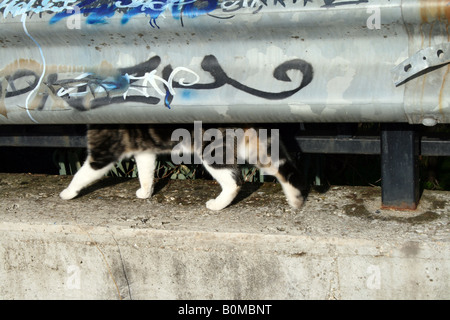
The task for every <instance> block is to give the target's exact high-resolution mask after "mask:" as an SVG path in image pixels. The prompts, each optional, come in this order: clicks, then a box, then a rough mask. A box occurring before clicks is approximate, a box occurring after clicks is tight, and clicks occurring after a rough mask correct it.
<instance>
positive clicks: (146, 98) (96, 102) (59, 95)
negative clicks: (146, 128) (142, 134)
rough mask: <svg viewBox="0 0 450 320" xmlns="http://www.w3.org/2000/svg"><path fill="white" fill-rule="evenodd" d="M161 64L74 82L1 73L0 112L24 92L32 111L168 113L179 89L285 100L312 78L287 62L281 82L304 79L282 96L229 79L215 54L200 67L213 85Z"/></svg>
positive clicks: (54, 75)
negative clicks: (129, 107) (296, 74)
mask: <svg viewBox="0 0 450 320" xmlns="http://www.w3.org/2000/svg"><path fill="white" fill-rule="evenodd" d="M160 64H161V58H160V57H159V56H154V57H152V58H150V59H149V60H147V61H145V62H143V63H140V64H137V65H135V66H133V67H127V68H120V69H117V70H116V71H114V72H112V71H111V72H110V73H109V74H108V75H103V76H101V75H98V74H97V73H96V72H81V73H80V74H78V75H77V76H75V77H71V78H64V77H61V76H60V75H59V74H58V72H55V70H53V69H52V68H50V67H49V68H48V69H49V70H47V72H46V77H45V79H44V80H43V81H42V83H41V82H40V78H41V76H40V75H39V74H38V70H39V69H40V67H38V64H37V63H35V65H33V66H30V68H28V69H27V68H22V69H19V70H16V71H15V72H13V73H12V74H9V75H6V76H3V77H2V73H0V114H2V115H3V116H6V107H5V106H6V103H5V100H6V99H10V98H14V97H18V96H21V95H25V94H28V96H27V97H29V96H30V94H29V93H30V92H33V91H35V92H36V95H35V97H34V99H33V101H32V103H30V110H37V111H40V110H44V108H45V106H46V105H47V102H48V101H49V99H51V100H53V102H55V101H58V100H63V101H64V103H65V104H64V105H65V106H68V107H70V108H72V109H75V110H78V111H87V110H91V109H95V108H99V107H103V106H106V105H110V104H121V103H126V102H134V103H140V104H148V105H157V104H159V103H160V102H161V100H162V101H163V103H164V105H165V106H166V107H167V108H169V109H170V108H171V102H172V100H173V98H174V96H175V95H176V90H177V89H180V88H184V89H191V90H214V89H218V88H221V87H223V86H225V85H229V86H231V87H233V88H235V89H237V90H239V91H242V92H245V93H247V94H250V95H253V96H256V97H259V98H262V99H267V100H282V99H286V98H288V97H290V96H292V95H294V94H295V93H297V92H298V91H300V90H301V89H302V88H304V87H306V86H307V85H308V84H309V83H310V82H311V81H312V79H313V68H312V66H311V64H310V63H308V62H306V61H304V60H301V59H293V60H289V61H286V62H283V63H282V64H280V65H279V66H277V67H276V68H275V69H274V71H273V74H272V76H273V77H274V78H275V79H276V80H278V81H283V82H292V81H291V79H290V78H289V76H288V71H291V70H297V71H300V72H301V73H302V80H301V82H300V84H299V85H298V86H297V87H296V88H294V89H291V90H286V91H281V92H269V91H263V90H259V89H256V88H252V87H249V86H247V85H245V84H243V83H241V82H239V81H237V80H235V79H233V78H231V77H229V76H228V75H227V73H226V72H225V70H224V69H223V68H222V66H221V65H220V63H219V61H218V60H217V58H216V57H215V56H214V55H207V56H205V57H204V58H203V60H202V62H201V65H200V67H201V69H202V70H203V71H204V72H206V73H208V74H209V76H208V77H207V78H211V77H212V79H213V81H212V82H209V83H200V76H199V75H198V74H197V73H195V72H194V71H192V70H191V69H188V68H185V67H176V68H172V66H171V65H170V64H168V65H166V66H164V68H163V70H162V74H161V76H159V75H157V68H158V67H159V66H160ZM186 78H188V80H186ZM56 105H58V104H56ZM59 105H61V104H59ZM27 110H28V109H27Z"/></svg>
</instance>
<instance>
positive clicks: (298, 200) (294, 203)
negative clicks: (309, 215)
mask: <svg viewBox="0 0 450 320" xmlns="http://www.w3.org/2000/svg"><path fill="white" fill-rule="evenodd" d="M288 202H289V205H290V206H291V207H292V208H294V209H300V208H301V207H302V206H303V203H304V200H303V198H302V197H301V198H296V199H292V200H289V201H288Z"/></svg>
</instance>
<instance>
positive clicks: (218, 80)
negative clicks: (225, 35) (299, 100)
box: [163, 55, 313, 101]
mask: <svg viewBox="0 0 450 320" xmlns="http://www.w3.org/2000/svg"><path fill="white" fill-rule="evenodd" d="M201 68H202V69H203V70H204V71H206V72H208V73H209V74H210V75H211V76H212V77H213V79H214V82H211V83H197V84H194V85H192V86H191V87H190V89H193V90H212V89H217V88H220V87H223V86H224V85H226V84H228V85H230V86H232V87H234V88H236V89H237V90H239V91H243V92H246V93H248V94H250V95H253V96H256V97H259V98H263V99H267V100H281V99H286V98H288V97H290V96H292V95H294V94H295V93H297V92H298V91H300V90H301V89H302V88H304V87H306V86H307V85H308V84H309V83H310V82H311V81H312V79H313V68H312V65H311V64H309V63H308V62H306V61H304V60H301V59H294V60H290V61H286V62H284V63H282V64H280V65H279V66H278V67H276V68H275V70H274V71H273V77H274V78H275V79H277V80H279V81H285V82H290V81H291V79H290V78H289V76H288V75H287V71H289V70H298V71H300V72H301V73H302V75H303V77H302V81H301V83H300V85H299V86H298V87H297V88H295V89H292V90H288V91H282V92H267V91H262V90H258V89H254V88H251V87H248V86H246V85H244V84H242V83H240V82H238V81H237V80H235V79H232V78H230V77H229V76H228V75H227V74H226V73H225V71H224V70H223V68H222V67H221V66H220V64H219V61H218V60H217V58H216V57H215V56H213V55H208V56H205V57H204V58H203V60H202V62H201ZM171 71H172V70H171V68H170V66H168V67H166V68H165V69H164V70H163V75H164V74H166V75H167V74H169V73H170V72H171ZM173 86H174V88H179V87H181V84H179V83H176V82H175V83H174V84H173ZM169 101H171V97H170V96H169Z"/></svg>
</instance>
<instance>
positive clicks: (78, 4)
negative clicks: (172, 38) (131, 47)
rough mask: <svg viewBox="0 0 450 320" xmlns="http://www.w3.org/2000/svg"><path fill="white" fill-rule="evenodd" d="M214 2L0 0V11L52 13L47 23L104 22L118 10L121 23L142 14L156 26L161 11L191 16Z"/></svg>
mask: <svg viewBox="0 0 450 320" xmlns="http://www.w3.org/2000/svg"><path fill="white" fill-rule="evenodd" d="M217 3H218V0H119V1H105V0H83V1H76V0H43V1H37V0H32V1H29V2H21V1H18V0H3V1H1V2H0V12H1V13H3V17H4V18H6V17H7V16H8V15H11V16H12V17H16V16H23V15H30V14H42V13H49V14H54V15H53V17H52V18H51V19H50V24H54V23H57V22H58V21H60V20H62V19H65V18H67V17H70V16H72V15H75V14H81V15H84V16H85V17H86V23H87V24H105V23H107V20H108V19H110V18H111V17H113V16H114V15H115V14H116V13H117V12H118V13H120V14H122V19H121V23H122V24H126V23H127V22H128V21H129V20H130V19H131V18H132V17H134V16H137V15H145V16H147V17H150V21H149V24H150V25H151V26H152V27H158V25H157V24H156V19H158V17H159V16H160V15H162V14H163V13H164V12H165V11H171V12H172V16H173V18H175V19H182V17H183V16H186V17H189V18H195V17H198V16H200V15H204V14H208V13H209V12H211V11H213V10H215V9H216V8H217ZM158 28H159V27H158Z"/></svg>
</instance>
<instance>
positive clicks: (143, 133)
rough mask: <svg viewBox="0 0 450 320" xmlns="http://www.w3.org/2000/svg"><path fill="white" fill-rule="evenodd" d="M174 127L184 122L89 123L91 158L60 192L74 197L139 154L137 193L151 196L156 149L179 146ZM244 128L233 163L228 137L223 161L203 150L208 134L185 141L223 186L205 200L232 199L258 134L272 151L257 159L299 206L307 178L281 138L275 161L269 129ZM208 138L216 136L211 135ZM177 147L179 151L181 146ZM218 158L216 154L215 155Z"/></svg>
mask: <svg viewBox="0 0 450 320" xmlns="http://www.w3.org/2000/svg"><path fill="white" fill-rule="evenodd" d="M181 128H182V129H183V130H187V132H190V133H191V134H192V133H193V135H195V134H196V133H195V132H194V126H192V125H188V126H184V127H183V126H181ZM176 129H180V125H176V126H175V125H167V124H164V125H161V124H158V125H127V124H115V125H111V124H98V125H90V126H88V131H87V141H88V157H87V160H86V162H85V163H84V164H83V166H82V167H81V168H80V170H79V171H78V172H77V173H76V174H75V176H74V177H73V180H72V181H71V183H70V184H69V186H68V187H67V189H65V190H64V191H62V192H61V194H60V196H61V198H62V199H65V200H68V199H73V198H75V197H76V196H77V195H78V194H79V192H80V191H81V190H82V189H83V188H85V187H86V186H88V185H90V184H92V183H93V182H95V181H97V180H98V179H100V178H101V177H103V176H104V175H105V174H106V173H107V172H108V171H109V170H110V169H111V167H112V166H113V165H114V164H115V163H116V162H117V161H119V160H121V159H123V158H128V157H131V156H134V158H135V161H136V165H137V169H138V176H139V182H140V189H139V190H137V191H136V196H137V197H138V198H141V199H146V198H149V197H150V196H151V195H152V192H153V178H154V170H155V167H156V157H157V155H159V154H170V153H172V152H173V150H174V149H177V148H176V147H177V146H178V147H179V146H180V141H179V140H176V139H175V140H176V141H174V140H173V136H172V134H173V132H174V130H176ZM206 129H207V128H205V127H202V129H201V130H202V131H201V132H202V134H205V133H206V132H207V130H206ZM217 130H219V131H220V132H221V133H223V134H224V136H226V135H227V134H228V130H227V128H219V129H217ZM241 130H242V129H241ZM243 132H245V134H246V136H247V137H236V136H235V137H233V139H234V140H230V141H232V142H233V146H234V149H233V150H234V151H235V155H234V161H231V162H232V163H230V161H228V159H227V161H225V153H226V152H225V151H226V150H225V148H226V147H227V146H228V147H229V145H230V144H229V143H228V144H226V143H224V144H223V146H222V148H224V149H223V155H224V161H211V159H209V158H208V157H205V153H204V152H205V151H206V148H207V147H208V145H211V144H212V143H213V142H208V141H203V140H208V139H205V138H203V139H202V141H201V143H200V145H197V147H196V146H195V145H196V143H195V141H194V143H192V142H189V143H188V144H187V145H188V147H189V148H186V147H185V148H184V149H182V152H183V153H184V152H186V153H191V154H193V155H194V156H195V155H196V156H197V157H199V158H200V159H201V160H202V164H203V166H204V167H205V168H206V170H207V171H208V172H209V173H210V174H211V176H212V177H213V178H214V179H216V180H217V182H218V183H219V184H220V186H221V187H222V192H221V193H220V194H219V196H218V197H217V198H215V199H211V200H209V201H207V202H206V207H207V208H208V209H210V210H221V209H223V208H225V207H227V206H228V205H229V204H230V203H231V202H232V201H233V199H234V198H235V197H236V195H237V193H238V191H239V189H240V186H241V185H242V177H241V170H240V164H241V163H242V161H241V162H239V161H238V159H245V160H247V161H248V160H249V158H250V157H251V156H252V155H254V154H255V153H257V152H258V151H260V150H258V149H260V147H259V146H260V144H258V143H254V142H255V141H256V142H257V141H259V139H265V140H266V141H265V142H267V143H268V144H267V145H268V146H269V147H268V150H269V151H268V152H266V153H265V154H266V159H265V160H266V161H264V163H262V161H260V160H261V159H259V158H258V161H257V162H256V163H254V164H255V165H256V166H257V167H258V168H260V169H261V170H262V171H263V172H264V173H266V174H270V175H273V176H275V177H276V178H277V179H278V181H279V182H280V184H281V186H282V189H283V191H284V193H285V195H286V198H287V201H288V203H289V204H290V205H291V206H292V207H293V208H300V207H301V205H302V204H303V201H304V198H305V195H306V187H305V183H304V180H303V176H302V175H301V174H300V172H299V171H298V170H297V168H296V167H295V165H294V164H293V163H292V161H291V160H290V159H289V156H288V153H287V152H286V150H285V147H284V146H283V145H282V143H281V141H279V145H278V146H279V147H278V148H277V150H276V151H278V153H277V158H278V159H276V163H275V161H273V160H274V159H273V158H274V157H271V155H273V151H274V150H270V149H271V145H270V141H272V140H270V139H269V137H267V135H265V136H264V137H262V136H261V134H258V131H256V130H255V129H253V127H252V128H245V129H243ZM249 132H252V133H256V135H255V134H253V136H252V135H247V133H249ZM259 132H261V131H259ZM193 135H192V136H193ZM209 140H210V141H214V140H213V139H209ZM269 140H270V141H269ZM226 141H228V140H226ZM183 142H185V141H183ZM216 145H217V144H216ZM185 146H186V144H185ZM239 146H240V147H239ZM196 149H197V150H196ZM178 150H179V151H181V149H180V148H178ZM217 150H218V149H217V146H216V150H215V151H216V152H217ZM215 159H216V160H217V157H215ZM267 160H269V161H267Z"/></svg>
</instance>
